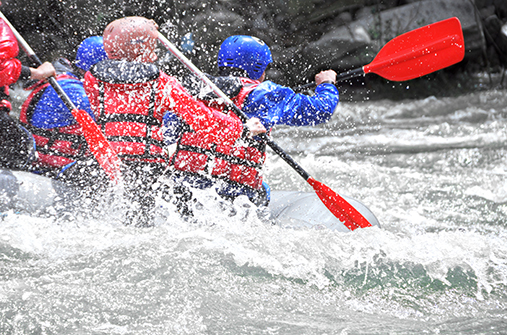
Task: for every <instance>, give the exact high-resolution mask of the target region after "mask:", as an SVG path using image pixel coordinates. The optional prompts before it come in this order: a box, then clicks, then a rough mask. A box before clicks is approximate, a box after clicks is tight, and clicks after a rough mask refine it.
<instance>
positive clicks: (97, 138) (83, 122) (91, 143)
mask: <svg viewBox="0 0 507 335" xmlns="http://www.w3.org/2000/svg"><path fill="white" fill-rule="evenodd" d="M72 115H73V116H74V118H75V119H76V121H77V122H78V123H79V125H80V126H81V128H82V129H83V134H84V137H85V140H86V142H87V143H88V147H89V148H90V151H91V152H92V154H93V156H94V157H95V159H96V160H97V162H98V163H99V164H100V166H101V167H102V168H103V169H104V171H105V172H106V174H107V175H108V176H109V178H111V180H112V181H115V182H118V181H119V180H120V178H121V172H120V164H121V160H120V159H119V158H118V156H117V155H116V152H115V151H114V150H113V148H112V147H111V144H110V143H109V142H108V141H107V139H106V137H105V136H104V134H103V133H102V132H101V131H100V129H99V127H98V126H97V124H96V123H95V121H94V120H93V119H92V118H91V116H90V115H89V114H88V113H87V112H85V111H84V110H80V109H73V110H72Z"/></svg>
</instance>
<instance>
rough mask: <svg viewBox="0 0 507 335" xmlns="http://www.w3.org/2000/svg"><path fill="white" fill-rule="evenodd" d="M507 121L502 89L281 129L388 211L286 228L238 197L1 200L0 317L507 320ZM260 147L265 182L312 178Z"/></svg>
mask: <svg viewBox="0 0 507 335" xmlns="http://www.w3.org/2000/svg"><path fill="white" fill-rule="evenodd" d="M506 127H507V91H505V90H489V91H481V92H476V93H470V94H466V95H462V96H458V97H446V98H435V97H429V98H426V99H421V100H404V101H390V100H380V101H371V102H355V103H353V102H342V103H340V105H339V107H338V109H337V110H336V112H335V115H334V116H333V118H332V120H331V121H330V122H329V123H328V124H325V125H321V126H318V127H307V128H298V129H296V128H288V127H279V128H275V130H274V132H273V136H274V139H275V140H276V142H277V143H278V144H279V145H280V146H281V147H282V148H284V149H286V150H287V151H288V152H289V153H290V154H291V155H292V156H293V157H294V158H295V160H296V161H298V162H299V163H300V164H301V165H302V166H303V167H304V168H305V169H306V170H307V171H308V172H310V174H312V176H314V177H315V178H316V179H317V180H320V181H322V182H324V183H325V184H326V185H328V186H330V187H331V188H332V189H334V190H335V191H338V192H340V193H341V194H344V195H347V196H350V197H352V198H355V199H358V200H360V201H361V202H363V203H364V204H366V205H367V206H368V207H369V208H370V209H371V210H372V212H373V213H374V214H375V215H376V216H377V218H378V219H379V221H380V224H381V228H376V227H375V228H366V229H360V230H359V229H358V230H356V231H354V232H350V233H339V232H334V231H329V230H322V229H320V230H311V229H290V228H284V227H281V226H280V225H273V224H272V222H271V221H269V220H267V219H266V218H265V217H263V216H262V215H258V214H256V213H255V211H254V210H253V208H252V207H251V206H249V205H248V203H246V202H245V201H243V199H239V200H238V201H237V202H236V203H235V206H234V208H233V209H232V210H231V209H226V210H220V209H219V207H220V206H219V204H218V205H217V203H216V201H213V199H210V201H209V202H206V201H203V202H202V205H201V206H200V207H199V208H197V210H196V218H195V219H194V220H187V221H185V220H182V219H180V218H179V217H178V216H177V215H176V214H174V213H172V212H171V210H172V208H171V206H170V205H168V204H167V206H165V204H164V200H163V199H158V204H159V205H160V206H161V208H162V207H163V208H164V209H165V210H166V211H167V213H168V214H167V213H166V214H167V215H166V216H165V218H164V219H158V220H157V221H156V222H155V225H154V227H152V228H136V227H133V226H125V225H123V224H122V222H121V221H122V220H121V215H120V214H121V213H117V212H116V211H114V210H103V211H101V212H100V215H96V214H93V213H91V211H92V209H90V213H89V215H88V214H87V213H86V212H85V213H81V214H79V215H77V214H76V215H69V216H67V217H66V218H62V217H60V216H58V217H57V216H52V215H45V216H42V217H35V216H28V215H24V214H15V213H7V215H6V216H5V217H3V219H2V220H1V221H0V333H1V334H505V333H506V332H507V293H506V288H507V256H506V255H507V187H506V186H507V185H506V177H507V160H506V159H507V157H506V156H507V134H506V131H505V129H506ZM268 156H269V158H268V162H267V164H266V169H265V178H266V181H267V182H268V183H269V184H270V186H271V187H272V189H274V190H304V191H307V192H310V191H311V189H310V187H309V186H308V185H307V184H306V183H305V181H304V180H302V179H301V178H300V177H299V175H297V174H296V173H295V172H293V171H292V170H291V169H290V168H289V167H288V166H287V165H286V164H285V163H284V162H283V161H282V160H280V159H279V158H277V157H276V156H275V155H274V154H273V153H272V152H269V153H268ZM199 196H201V197H202V199H205V198H206V197H210V198H211V197H212V195H209V194H208V195H207V194H201V195H199ZM90 206H91V205H90ZM164 206H165V207H164ZM70 214H72V213H70Z"/></svg>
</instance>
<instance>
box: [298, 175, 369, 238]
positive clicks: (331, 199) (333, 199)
mask: <svg viewBox="0 0 507 335" xmlns="http://www.w3.org/2000/svg"><path fill="white" fill-rule="evenodd" d="M307 182H308V183H309V184H310V185H312V187H313V189H314V190H315V193H317V195H318V197H319V198H320V200H321V201H322V203H323V204H324V205H325V206H326V207H327V208H328V209H329V210H330V211H331V213H333V215H334V216H336V217H337V218H338V220H340V221H341V222H343V224H344V225H345V227H347V228H349V229H350V230H354V229H357V228H366V227H371V224H370V223H369V222H368V220H366V219H365V218H364V216H363V215H362V214H361V213H359V212H358V211H357V209H355V208H354V207H353V206H352V205H351V204H349V203H348V202H347V201H346V200H345V199H343V198H342V197H341V196H340V195H339V194H338V193H336V192H335V191H333V190H332V189H330V188H329V187H328V186H326V185H324V184H322V183H321V182H319V181H317V180H315V179H313V178H312V177H310V178H308V180H307Z"/></svg>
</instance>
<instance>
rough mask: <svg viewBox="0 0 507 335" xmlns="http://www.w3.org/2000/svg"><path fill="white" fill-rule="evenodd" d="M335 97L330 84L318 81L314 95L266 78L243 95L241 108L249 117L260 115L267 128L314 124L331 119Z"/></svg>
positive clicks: (337, 94) (334, 89) (334, 90)
mask: <svg viewBox="0 0 507 335" xmlns="http://www.w3.org/2000/svg"><path fill="white" fill-rule="evenodd" d="M338 100H339V93H338V89H337V88H336V87H335V86H334V85H332V84H321V85H319V86H317V88H316V89H315V95H313V96H307V95H305V94H296V93H294V91H293V90H292V89H290V88H288V87H284V86H281V85H278V84H275V83H273V82H271V81H265V82H263V83H261V84H260V85H259V86H257V87H256V88H255V89H254V90H253V91H252V92H251V93H250V94H249V95H248V97H247V98H246V99H245V103H244V104H243V111H244V112H245V114H246V115H247V116H248V117H249V118H251V117H257V118H259V119H260V120H261V122H262V124H263V125H264V126H265V127H266V129H268V130H269V129H271V128H272V127H273V126H274V125H277V124H282V125H288V126H313V125H316V124H320V123H324V122H327V121H329V119H331V116H332V115H333V112H334V110H335V108H336V106H337V104H338Z"/></svg>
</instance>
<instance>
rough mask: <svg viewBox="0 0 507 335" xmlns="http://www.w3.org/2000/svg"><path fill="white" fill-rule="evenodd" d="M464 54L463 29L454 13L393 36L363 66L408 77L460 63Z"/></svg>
mask: <svg viewBox="0 0 507 335" xmlns="http://www.w3.org/2000/svg"><path fill="white" fill-rule="evenodd" d="M464 56H465V45H464V41H463V30H462V29H461V23H460V22H459V20H458V18H456V17H453V18H450V19H447V20H443V21H439V22H436V23H432V24H430V25H427V26H424V27H421V28H418V29H415V30H412V31H409V32H407V33H405V34H402V35H400V36H397V37H395V38H393V39H392V40H390V41H389V42H388V43H387V44H386V45H384V47H383V48H382V49H381V50H380V51H379V53H378V54H377V56H376V57H375V59H374V60H373V61H372V62H371V63H370V64H368V65H365V66H364V67H363V70H364V73H370V72H373V73H376V74H378V75H379V76H382V77H384V78H386V79H389V80H393V81H404V80H410V79H414V78H418V77H421V76H424V75H427V74H429V73H431V72H434V71H437V70H440V69H443V68H445V67H448V66H451V65H453V64H456V63H458V62H460V61H461V60H463V57H464Z"/></svg>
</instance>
